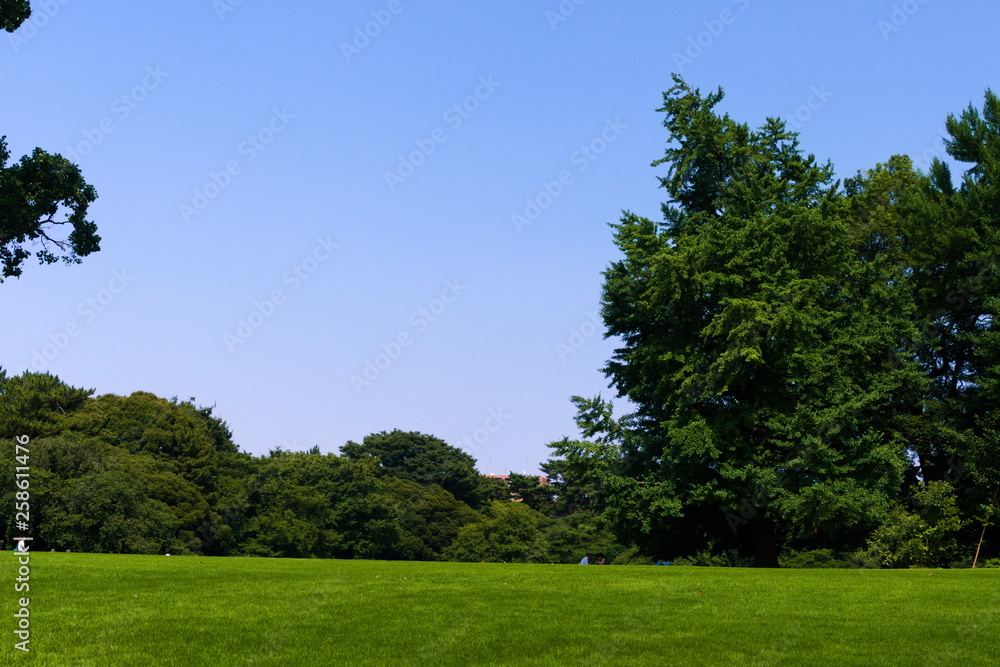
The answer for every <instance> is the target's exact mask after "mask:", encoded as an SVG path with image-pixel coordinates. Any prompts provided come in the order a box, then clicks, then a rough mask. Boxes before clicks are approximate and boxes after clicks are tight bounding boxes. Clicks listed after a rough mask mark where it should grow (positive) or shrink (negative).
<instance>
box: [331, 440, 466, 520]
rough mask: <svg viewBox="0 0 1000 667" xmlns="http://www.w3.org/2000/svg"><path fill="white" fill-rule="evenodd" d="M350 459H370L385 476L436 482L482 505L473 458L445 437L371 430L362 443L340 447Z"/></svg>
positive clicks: (463, 497) (443, 487)
mask: <svg viewBox="0 0 1000 667" xmlns="http://www.w3.org/2000/svg"><path fill="white" fill-rule="evenodd" d="M340 451H341V453H342V454H343V455H344V456H346V457H347V458H349V459H352V460H358V459H365V458H369V459H373V460H374V461H375V463H376V465H377V466H378V469H379V470H381V471H382V472H383V473H384V474H385V475H387V476H388V477H395V478H396V479H402V480H406V481H409V482H415V483H417V484H422V485H427V484H437V485H438V486H440V487H441V488H442V489H444V490H445V491H447V492H449V493H450V494H452V495H453V496H455V498H457V499H458V500H460V501H462V502H464V503H467V504H469V505H471V506H473V507H479V506H480V505H482V501H481V498H482V495H483V482H482V481H481V479H480V475H479V473H478V472H477V471H476V460H475V459H473V458H472V457H471V456H469V455H468V454H466V453H465V452H463V451H462V450H461V449H459V448H458V447H452V446H451V445H449V444H447V443H446V442H445V441H444V440H441V439H440V438H436V437H434V436H432V435H426V434H423V433H417V432H415V431H400V430H398V429H396V430H394V431H391V432H385V431H383V432H381V433H372V434H371V435H367V436H365V438H364V440H362V441H361V443H360V444H359V443H356V442H348V443H347V444H345V445H344V446H343V447H341V448H340Z"/></svg>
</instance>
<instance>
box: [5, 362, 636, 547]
mask: <svg viewBox="0 0 1000 667" xmlns="http://www.w3.org/2000/svg"><path fill="white" fill-rule="evenodd" d="M93 394H94V392H93V391H92V390H85V389H80V388H76V387H71V386H69V385H67V384H65V383H63V382H62V381H61V380H59V378H58V377H56V376H54V375H51V374H48V373H32V372H25V373H23V374H22V375H19V376H14V377H8V376H7V374H6V373H5V372H3V371H2V370H0V437H2V438H3V445H2V450H3V452H4V455H5V459H4V460H7V461H14V460H15V459H14V456H15V452H14V438H15V437H19V436H28V437H29V438H30V443H31V444H30V450H31V526H32V531H33V532H32V534H33V536H34V538H35V542H34V548H35V549H38V550H48V549H58V550H60V551H63V550H67V549H68V550H70V551H86V552H97V553H138V554H160V553H170V554H204V555H217V556H228V555H232V556H274V557H277V556H282V557H295V558H372V559H403V560H454V561H476V562H479V561H487V562H540V563H547V562H553V563H559V562H576V561H578V560H579V559H580V557H581V556H582V555H583V554H584V553H587V552H593V553H597V552H602V553H606V554H608V555H609V556H611V557H614V556H618V555H622V554H624V558H625V559H626V560H627V559H628V558H629V557H631V556H632V555H634V554H632V552H628V553H626V550H625V549H624V548H623V547H622V546H621V545H619V544H618V543H616V542H615V541H614V540H613V538H612V537H611V535H610V533H609V531H608V530H607V528H606V527H604V526H603V525H602V524H601V523H600V522H599V521H598V520H597V519H596V518H595V512H594V511H593V510H592V508H591V507H590V504H589V501H588V499H587V489H586V488H581V487H579V486H577V485H575V484H574V483H573V481H572V480H570V479H568V478H567V477H565V476H564V474H563V472H562V464H561V462H559V461H551V462H549V463H548V464H545V465H544V466H543V468H544V470H545V472H546V474H548V475H549V476H550V478H551V481H552V483H551V484H548V485H542V484H540V483H539V480H538V478H537V477H532V476H525V475H517V474H514V473H512V474H511V475H510V480H509V481H507V482H503V481H501V480H498V479H491V478H487V477H485V476H483V475H481V474H480V473H479V472H478V471H477V470H476V467H475V460H474V459H473V458H472V457H471V456H469V455H468V454H466V453H465V452H463V451H462V450H461V449H459V448H457V447H452V446H450V445H448V444H446V443H445V442H444V441H442V440H440V439H439V438H436V437H434V436H430V435H426V434H422V433H415V432H404V431H399V430H395V431H392V432H382V433H375V434H371V435H369V436H367V437H365V438H364V439H363V440H362V442H360V443H355V442H348V443H346V444H345V445H343V446H342V447H341V450H340V454H339V455H338V454H330V453H328V454H322V453H320V451H319V448H318V447H313V448H312V449H311V450H309V451H305V452H291V451H285V450H282V449H280V448H278V449H274V450H272V451H271V452H269V453H268V454H266V455H263V456H254V455H252V454H249V453H247V452H242V451H240V450H239V448H238V447H237V446H236V445H235V444H234V443H233V440H232V434H231V432H230V430H229V428H228V426H227V424H226V423H225V422H224V421H222V420H221V419H220V418H218V417H217V416H215V415H214V414H213V409H212V408H208V407H199V406H196V405H195V404H194V402H193V401H179V400H177V399H170V400H168V399H165V398H160V397H157V396H155V395H153V394H150V393H148V392H135V393H133V394H131V395H130V396H115V395H110V394H109V395H103V396H96V397H95V396H94V395H93ZM0 488H2V489H3V490H2V493H0V502H2V503H5V504H8V506H10V507H13V505H14V500H15V498H14V494H15V492H16V488H15V486H14V483H13V476H12V475H5V476H4V478H3V481H2V487H0ZM7 517H8V518H7V520H6V522H5V523H6V525H5V526H4V533H5V534H4V540H5V544H6V545H7V546H8V548H9V547H10V546H11V538H12V536H14V535H15V534H18V533H17V531H16V530H15V521H14V516H13V514H12V513H8V515H7Z"/></svg>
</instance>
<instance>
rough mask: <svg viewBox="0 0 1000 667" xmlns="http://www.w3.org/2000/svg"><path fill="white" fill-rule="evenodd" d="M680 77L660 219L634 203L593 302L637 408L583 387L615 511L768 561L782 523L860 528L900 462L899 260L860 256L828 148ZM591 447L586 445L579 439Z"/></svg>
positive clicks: (615, 369) (877, 511)
mask: <svg viewBox="0 0 1000 667" xmlns="http://www.w3.org/2000/svg"><path fill="white" fill-rule="evenodd" d="M722 99H723V93H722V91H721V90H719V91H716V92H714V93H712V94H709V95H702V94H701V93H700V91H698V90H692V89H691V88H690V87H688V86H687V84H686V83H685V82H684V81H683V80H682V79H680V78H679V77H675V85H674V87H673V88H671V90H670V91H668V92H667V93H665V94H664V105H663V107H662V108H661V109H659V111H661V112H663V113H664V114H665V115H666V118H665V120H664V126H665V127H666V128H667V130H668V132H669V140H670V142H671V144H670V145H669V146H668V148H667V150H666V154H665V156H664V158H663V159H661V160H658V161H656V162H654V163H653V164H654V166H656V165H666V166H667V167H668V170H667V174H666V176H664V177H662V178H660V183H661V186H662V187H663V188H664V189H665V190H666V191H667V194H668V200H667V202H666V203H665V204H664V206H663V213H664V218H665V221H664V222H663V223H661V224H656V223H654V222H651V221H650V220H648V219H645V218H642V217H640V216H636V215H634V214H631V213H625V215H624V216H623V217H622V219H621V221H620V222H619V223H618V224H616V225H614V229H615V241H616V244H617V246H618V247H619V249H620V250H621V251H622V253H623V255H624V258H623V259H621V260H619V261H616V262H614V263H613V264H612V265H611V266H610V267H609V268H608V269H607V271H605V274H604V275H605V284H604V294H603V310H602V315H603V318H604V322H605V324H606V326H607V327H608V331H609V334H610V335H614V336H619V337H620V338H621V339H622V347H620V348H619V349H617V350H616V351H615V354H614V357H613V359H612V360H611V361H609V363H608V365H607V366H606V367H605V369H604V370H605V374H606V375H607V376H608V377H609V378H610V380H611V383H612V386H613V387H614V388H615V389H617V391H618V393H619V395H621V396H625V397H627V398H628V399H629V400H630V401H631V403H632V404H633V405H634V406H635V411H634V412H633V413H632V414H630V415H628V416H627V417H626V418H624V419H622V420H620V421H617V422H616V421H614V420H613V419H612V418H611V416H610V411H609V408H608V406H607V404H605V403H604V402H603V401H602V400H601V399H599V398H598V399H591V400H589V401H585V400H582V399H580V400H578V405H579V407H580V415H579V422H580V424H581V426H582V427H583V429H584V432H585V434H588V435H591V436H594V435H600V436H602V439H603V442H604V444H603V448H604V449H608V448H611V449H613V450H614V452H613V453H612V454H607V453H606V452H591V454H590V456H591V458H595V457H603V459H604V460H605V461H606V462H610V464H611V470H610V471H609V473H610V477H609V479H610V480H612V481H608V482H606V483H605V487H606V493H608V494H609V495H610V496H611V498H610V499H609V512H610V514H612V515H613V516H615V517H616V519H617V523H618V525H619V528H620V530H622V531H623V532H625V533H627V534H630V535H631V536H632V537H633V538H637V539H638V541H640V542H642V543H643V544H644V545H645V546H646V548H647V549H648V550H650V551H656V552H657V553H659V554H661V555H680V554H682V553H685V552H689V551H692V550H694V549H700V548H705V547H711V546H715V547H717V548H722V547H725V546H730V547H736V548H738V549H740V550H742V551H743V552H745V553H747V554H752V555H753V557H754V562H755V564H756V565H758V566H776V565H777V557H778V550H779V547H780V545H781V544H782V542H783V541H784V540H787V539H797V540H800V541H803V542H811V543H813V544H816V545H817V546H823V545H824V544H823V543H824V542H828V541H835V542H836V543H842V542H843V541H844V540H848V541H855V542H858V541H860V540H862V539H863V537H864V536H865V535H866V534H867V533H868V532H869V531H870V530H871V529H872V527H873V526H874V525H875V524H876V522H877V520H878V517H879V516H880V515H881V514H882V513H883V512H884V511H885V508H886V507H887V505H888V502H889V501H890V499H892V498H895V497H896V495H897V494H898V490H899V488H900V485H901V484H902V482H903V472H904V470H905V467H906V460H905V457H904V454H903V451H904V447H903V444H902V442H901V439H900V438H899V437H897V436H894V435H893V434H892V433H889V432H888V431H887V429H885V428H883V426H884V425H883V421H884V419H885V414H886V410H887V407H888V406H889V404H890V403H891V401H892V400H893V396H894V395H895V393H897V392H898V391H900V390H901V389H903V388H905V387H908V386H910V385H913V384H915V383H916V382H917V375H916V367H915V365H914V364H913V363H911V362H910V361H909V360H908V352H907V350H906V349H905V346H904V345H902V341H905V340H907V339H908V337H909V334H910V332H911V330H912V328H913V325H912V320H911V311H912V308H913V306H912V303H911V300H910V299H909V297H908V293H907V292H906V290H905V289H904V288H903V285H902V284H901V281H900V277H901V275H900V272H899V270H898V268H897V267H895V266H893V265H892V264H891V263H888V262H884V261H881V260H879V259H876V260H875V261H863V260H862V258H860V257H859V255H858V253H856V252H854V251H853V249H852V245H851V240H852V229H851V226H850V224H849V215H848V208H847V204H846V202H845V200H844V199H843V197H841V196H840V194H839V192H838V189H837V184H836V183H835V182H834V181H833V176H832V168H831V167H830V165H829V164H827V165H820V164H817V162H816V161H815V159H814V157H813V156H811V155H805V154H803V152H802V151H801V149H800V148H799V144H798V140H797V137H796V134H795V133H794V132H791V131H789V130H787V128H786V127H785V125H784V123H783V122H782V121H780V120H777V119H772V118H769V119H767V121H766V122H765V123H764V125H763V126H762V127H760V128H759V129H757V130H751V129H750V128H749V127H748V126H747V125H746V124H742V123H737V122H736V121H734V120H733V119H731V118H730V117H729V116H728V114H726V115H720V114H719V113H717V112H716V110H715V107H716V106H717V105H718V103H719V102H721V101H722ZM576 453H577V454H580V452H576Z"/></svg>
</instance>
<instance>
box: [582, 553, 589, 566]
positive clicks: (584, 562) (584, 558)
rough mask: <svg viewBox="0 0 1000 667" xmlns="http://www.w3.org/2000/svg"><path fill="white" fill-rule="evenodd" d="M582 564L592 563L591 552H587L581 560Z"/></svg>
mask: <svg viewBox="0 0 1000 667" xmlns="http://www.w3.org/2000/svg"><path fill="white" fill-rule="evenodd" d="M580 565H590V554H587V555H586V556H584V557H583V559H582V560H580Z"/></svg>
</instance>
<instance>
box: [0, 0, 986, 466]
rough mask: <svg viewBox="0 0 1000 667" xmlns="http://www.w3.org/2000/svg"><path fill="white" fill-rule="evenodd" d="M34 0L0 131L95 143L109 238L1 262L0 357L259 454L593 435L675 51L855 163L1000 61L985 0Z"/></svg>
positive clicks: (907, 144) (893, 144) (748, 103)
mask: <svg viewBox="0 0 1000 667" xmlns="http://www.w3.org/2000/svg"><path fill="white" fill-rule="evenodd" d="M32 5H33V7H34V9H35V16H34V18H33V19H31V22H30V23H29V24H27V25H25V26H22V28H21V29H20V30H19V31H18V32H17V33H15V34H14V35H11V36H8V35H7V34H6V33H0V80H2V82H3V102H2V105H0V134H5V135H7V141H8V144H9V146H10V148H11V152H12V154H13V158H14V159H17V158H18V157H20V156H21V155H23V154H25V153H27V152H30V151H31V150H32V149H33V148H34V147H35V146H39V147H41V148H44V149H45V150H48V151H50V152H59V153H62V154H64V155H66V156H67V157H71V158H73V159H74V160H78V161H79V164H80V166H81V167H82V169H83V172H84V175H85V177H86V179H87V180H88V182H90V183H92V184H93V185H94V186H95V187H96V188H97V191H98V193H99V195H100V198H99V199H98V200H97V202H96V203H95V204H94V205H93V207H92V209H91V218H92V219H93V220H94V221H95V222H96V223H97V225H98V228H99V230H100V234H101V236H102V237H103V242H102V250H101V252H100V253H98V254H95V255H93V256H91V257H88V258H86V259H85V260H84V263H83V264H81V265H77V266H71V267H65V266H49V267H39V266H37V265H35V264H32V265H30V266H29V267H28V268H27V270H26V271H25V274H24V276H23V277H22V278H21V279H20V280H13V279H12V280H8V281H5V282H4V283H3V284H2V285H0V311H2V317H3V326H2V329H0V365H2V366H3V367H4V368H6V369H7V370H8V372H10V373H20V372H21V371H23V370H25V369H31V370H48V371H51V372H53V373H55V374H57V375H59V376H60V377H61V378H62V379H63V380H64V381H66V382H69V383H71V384H73V385H77V386H85V387H88V388H94V389H96V391H97V393H98V394H102V393H115V394H129V393H131V392H133V391H137V390H144V391H150V392H153V393H156V394H158V395H160V396H164V397H171V396H178V397H180V398H188V397H194V398H195V399H196V401H197V402H199V403H201V404H206V405H216V406H217V408H216V413H217V414H218V415H219V416H220V417H222V418H224V419H225V420H227V421H228V422H229V424H230V426H231V428H232V430H233V433H234V434H235V438H236V441H237V443H238V444H239V445H240V446H241V447H242V448H243V449H245V450H247V451H250V452H254V453H258V454H260V453H266V452H267V451H268V450H270V449H272V448H275V447H278V446H281V447H283V448H285V449H299V450H301V449H305V448H308V447H311V446H312V445H314V444H316V445H319V447H320V449H321V450H322V451H337V449H338V448H339V447H340V446H341V445H342V444H343V443H345V442H346V441H348V440H355V441H359V440H360V439H361V438H363V437H364V436H365V435H366V434H368V433H372V432H378V431H381V430H391V429H393V428H400V429H404V430H418V431H422V432H425V433H431V434H434V435H436V436H438V437H441V438H443V439H444V440H446V441H447V442H449V443H450V444H453V445H457V446H461V447H463V448H464V449H466V450H467V451H468V452H469V453H470V454H472V455H473V456H474V457H476V458H477V459H478V461H479V464H480V465H479V468H480V470H481V471H483V472H494V473H500V472H505V471H507V470H511V469H513V470H515V471H518V472H521V471H529V472H531V471H534V470H535V469H536V465H537V464H538V462H540V461H543V460H544V459H546V458H548V456H549V450H548V449H547V448H546V447H545V445H546V444H547V443H549V442H552V441H554V440H558V439H561V438H562V437H563V436H571V437H575V436H577V435H578V434H577V432H576V429H575V426H574V423H573V414H574V410H573V406H572V405H571V404H570V402H569V397H570V396H572V395H574V394H581V395H587V396H589V395H594V394H597V393H599V392H603V394H604V395H605V396H610V395H613V392H612V391H611V390H609V389H608V388H607V382H606V380H605V378H604V377H603V375H602V374H601V373H600V371H599V369H600V367H601V366H602V365H603V364H604V362H605V361H606V360H607V358H608V357H609V356H610V354H611V352H612V350H613V349H614V341H613V340H604V339H603V331H602V329H601V328H600V327H598V326H594V325H592V323H591V314H592V313H595V312H596V311H597V309H598V307H599V299H600V287H601V280H602V277H601V271H602V270H603V269H604V268H605V267H606V266H607V265H608V263H609V262H610V261H612V260H613V259H615V257H616V252H615V248H614V245H613V243H612V240H611V232H610V230H609V228H608V227H607V223H609V222H614V221H616V220H617V219H618V217H619V216H620V214H621V211H622V210H623V209H628V210H631V211H634V212H636V213H639V214H642V215H646V216H648V217H652V218H655V219H659V217H660V213H659V205H660V202H661V200H662V196H661V191H660V190H659V189H658V187H657V181H656V175H657V170H656V169H653V168H651V167H650V166H649V164H650V162H651V161H653V160H655V159H657V158H659V157H660V156H661V155H662V153H663V148H664V142H665V140H666V135H665V130H664V129H663V127H662V125H661V122H662V115H661V114H658V113H656V111H655V109H656V108H657V107H658V106H659V105H660V102H661V101H662V92H663V91H664V90H666V89H667V88H669V87H670V85H671V80H670V74H671V72H675V71H681V73H682V74H683V75H684V76H685V77H686V78H687V79H688V81H689V82H690V83H692V84H693V85H696V86H698V87H701V88H702V90H708V89H712V88H714V87H716V86H722V87H723V88H724V89H725V91H726V95H727V97H726V100H725V102H723V108H724V110H726V111H728V112H730V113H731V114H732V115H733V116H734V117H735V118H737V119H738V120H742V121H746V122H750V123H751V124H753V125H758V124H760V123H761V122H762V121H763V120H764V118H765V117H766V116H781V117H785V118H792V117H795V116H796V114H797V115H798V117H797V119H796V120H795V123H796V125H797V127H798V129H799V130H800V132H801V140H802V143H803V145H804V147H805V148H806V149H807V150H808V151H810V152H813V153H815V154H816V156H817V157H818V158H820V159H821V160H823V161H825V160H826V159H830V160H832V161H833V163H834V166H835V168H836V169H837V172H838V174H839V175H841V176H849V175H852V174H853V173H854V172H856V171H857V170H859V169H866V168H870V167H872V166H874V165H875V164H876V163H877V162H880V161H884V160H886V159H887V158H888V157H889V156H890V155H893V154H897V153H903V154H909V155H911V156H914V157H915V158H917V159H918V161H919V159H920V158H921V156H929V155H932V154H940V150H941V148H940V139H939V134H940V132H941V131H942V129H943V125H944V120H945V117H946V116H947V114H949V113H953V112H960V111H961V110H962V109H964V108H965V107H966V106H967V105H968V104H969V103H970V102H971V103H974V104H976V105H979V104H980V103H981V101H982V95H983V92H984V90H985V89H986V88H987V87H992V88H993V89H995V90H996V89H1000V79H998V76H1000V74H998V73H1000V49H997V34H998V33H1000V30H998V29H1000V21H998V17H1000V8H997V7H996V6H994V5H993V4H992V3H981V2H968V1H959V2H947V3H946V2H943V1H941V0H908V1H907V2H899V3H893V2H882V1H872V0H864V1H861V0H842V1H840V2H809V3H806V2H803V3H787V2H783V3H778V2H764V1H762V0H716V1H713V2H698V3H680V2H673V3H666V2H620V3H611V2H602V1H599V0H575V2H574V1H573V0H564V2H562V7H563V8H564V13H563V14H560V13H559V12H560V9H559V8H560V2H559V1H558V0H530V1H529V0H507V1H505V2H495V3H478V2H476V3H431V2H416V1H413V0H398V1H393V2H390V1H389V0H366V1H363V2H344V3H324V2H315V1H305V0H301V1H290V2H284V3H268V2H262V1H261V0H243V1H242V2H240V1H239V0H219V1H217V2H213V1H212V0H178V1H175V2H170V3H137V2H123V1H121V0H111V1H108V2H103V3H85V2H74V1H72V0H50V2H49V3H47V4H43V3H39V2H33V3H32ZM570 9H572V12H570V11H569V10H570ZM564 14H565V15H564ZM380 23H381V24H380ZM366 30H367V32H368V33H369V34H370V35H372V36H369V35H365V34H364V33H365V31H366ZM345 45H347V46H345ZM809 104H811V105H812V107H813V108H809V106H808V105H809ZM456 105H458V108H456ZM582 147H589V152H585V151H581V148H582ZM401 160H402V161H403V163H402V164H401ZM661 173H662V172H661ZM387 174H389V175H388V176H387ZM392 174H395V176H392ZM560 177H562V182H560ZM546 184H548V192H547V191H546ZM529 200H530V201H532V202H534V203H535V205H537V206H538V209H537V210H532V209H531V206H530V205H529V203H528V202H529ZM515 214H519V215H521V216H523V219H524V220H530V222H531V224H521V225H517V224H515V222H514V220H513V216H514V215H515ZM529 214H530V215H529ZM241 319H242V320H244V321H245V322H246V324H245V325H243V326H242V327H241V325H240V322H241ZM574 331H575V332H576V334H574ZM67 332H69V333H67ZM394 343H395V344H394ZM396 345H398V348H397V347H396ZM568 350H571V351H572V353H569V352H568ZM380 354H382V355H385V356H382V357H380V356H379V355H380ZM369 363H370V364H371V367H370V368H368V376H367V378H366V377H365V371H366V367H367V365H368V364H369ZM369 381H370V384H368V382H369ZM477 440H478V442H477Z"/></svg>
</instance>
